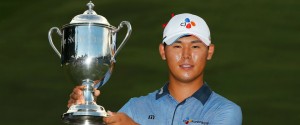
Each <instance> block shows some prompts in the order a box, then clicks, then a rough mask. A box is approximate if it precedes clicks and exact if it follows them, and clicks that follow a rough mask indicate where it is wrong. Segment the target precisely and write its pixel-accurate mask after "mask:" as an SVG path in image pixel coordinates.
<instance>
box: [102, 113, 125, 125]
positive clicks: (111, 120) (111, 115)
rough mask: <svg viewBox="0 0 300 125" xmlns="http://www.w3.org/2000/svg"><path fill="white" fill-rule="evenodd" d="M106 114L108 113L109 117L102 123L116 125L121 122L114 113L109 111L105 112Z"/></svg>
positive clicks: (118, 116)
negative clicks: (115, 124) (114, 124)
mask: <svg viewBox="0 0 300 125" xmlns="http://www.w3.org/2000/svg"><path fill="white" fill-rule="evenodd" d="M107 113H108V115H109V116H108V117H104V118H103V122H104V123H106V124H113V123H118V122H120V121H121V117H120V115H118V114H117V113H114V112H111V111H107Z"/></svg>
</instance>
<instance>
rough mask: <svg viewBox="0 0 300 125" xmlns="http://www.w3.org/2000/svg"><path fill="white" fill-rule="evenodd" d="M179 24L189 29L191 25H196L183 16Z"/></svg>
mask: <svg viewBox="0 0 300 125" xmlns="http://www.w3.org/2000/svg"><path fill="white" fill-rule="evenodd" d="M180 26H185V28H187V29H190V28H192V27H193V26H196V23H195V22H194V21H191V20H190V19H189V18H185V20H184V22H182V23H181V24H180Z"/></svg>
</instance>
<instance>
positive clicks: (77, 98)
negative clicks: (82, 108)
mask: <svg viewBox="0 0 300 125" xmlns="http://www.w3.org/2000/svg"><path fill="white" fill-rule="evenodd" d="M84 89H85V86H84V85H82V86H76V87H75V88H74V89H73V92H72V93H71V94H70V99H69V101H68V107H69V108H70V107H71V106H72V105H74V104H84V96H83V90H84ZM99 95H100V91H99V90H97V89H94V100H96V98H97V97H98V96H99Z"/></svg>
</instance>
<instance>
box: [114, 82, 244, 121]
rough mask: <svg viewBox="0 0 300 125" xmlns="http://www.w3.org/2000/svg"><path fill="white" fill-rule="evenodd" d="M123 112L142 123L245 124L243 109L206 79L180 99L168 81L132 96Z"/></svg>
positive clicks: (122, 109) (121, 110)
mask: <svg viewBox="0 0 300 125" xmlns="http://www.w3.org/2000/svg"><path fill="white" fill-rule="evenodd" d="M119 112H124V113H126V114H127V115H128V116H129V117H131V118H132V119H133V120H134V121H135V122H137V123H139V124H141V125H241V124H242V111H241V108H240V107H239V106H238V105H236V104H235V103H233V102H231V101H229V100H228V99H226V98H224V97H222V96H221V95H219V94H217V93H215V92H213V91H212V90H211V89H210V88H209V86H208V85H207V84H206V83H205V84H204V85H203V86H202V87H201V88H200V89H199V90H197V91H196V92H195V93H194V94H193V95H192V96H191V97H189V98H187V99H185V100H184V101H182V102H177V101H176V100H175V99H174V98H173V97H172V96H171V95H170V93H169V90H168V84H166V85H165V86H164V87H162V88H161V89H160V90H157V91H155V92H152V93H149V94H148V95H146V96H141V97H138V98H132V99H130V100H129V101H128V102H127V103H126V104H125V105H124V106H123V107H122V108H121V109H120V111H119Z"/></svg>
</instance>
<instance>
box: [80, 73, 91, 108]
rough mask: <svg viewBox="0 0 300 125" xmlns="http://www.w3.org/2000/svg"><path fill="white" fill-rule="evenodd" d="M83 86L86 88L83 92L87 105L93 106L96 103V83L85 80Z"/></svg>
mask: <svg viewBox="0 0 300 125" xmlns="http://www.w3.org/2000/svg"><path fill="white" fill-rule="evenodd" d="M82 85H84V86H85V89H84V91H83V95H84V99H85V104H86V105H89V104H93V102H94V96H93V92H94V82H93V81H92V80H90V79H85V80H83V81H82Z"/></svg>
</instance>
